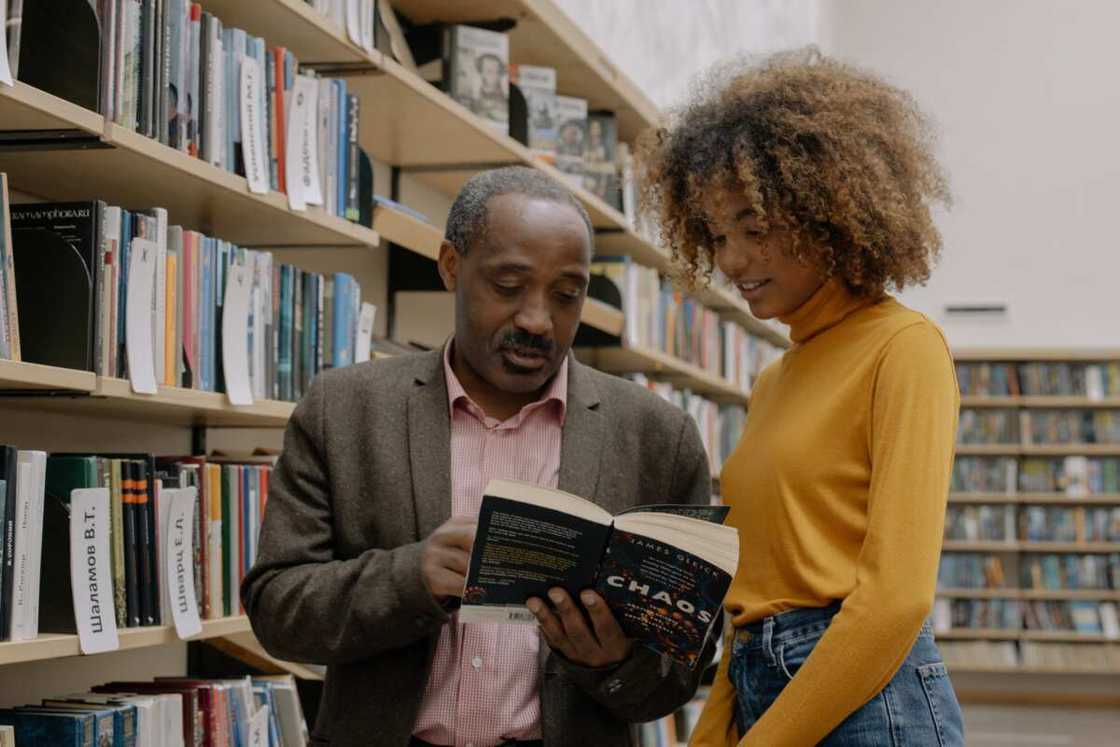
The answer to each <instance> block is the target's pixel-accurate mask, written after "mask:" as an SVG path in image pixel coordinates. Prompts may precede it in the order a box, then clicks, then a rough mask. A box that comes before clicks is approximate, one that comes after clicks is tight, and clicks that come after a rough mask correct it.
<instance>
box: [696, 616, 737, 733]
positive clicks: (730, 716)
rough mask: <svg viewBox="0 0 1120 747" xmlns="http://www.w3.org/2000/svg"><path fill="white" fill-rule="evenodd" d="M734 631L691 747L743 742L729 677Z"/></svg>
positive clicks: (724, 652)
mask: <svg viewBox="0 0 1120 747" xmlns="http://www.w3.org/2000/svg"><path fill="white" fill-rule="evenodd" d="M733 630H734V628H731V627H730V626H729V627H728V634H727V635H725V636H724V641H723V656H722V657H720V660H719V668H718V669H717V670H716V676H715V679H714V680H713V681H712V689H711V690H710V691H709V692H708V700H707V702H706V703H705V704H704V711H703V713H701V714H700V720H699V721H697V722H696V726H695V727H693V730H692V737H691V738H690V739H689V740H688V747H735V745H736V744H737V743H738V742H739V732H738V729H737V728H736V726H735V686H734V685H732V684H731V680H730V679H728V677H727V667H728V664H729V663H730V661H731V647H732V639H731V633H732V631H733Z"/></svg>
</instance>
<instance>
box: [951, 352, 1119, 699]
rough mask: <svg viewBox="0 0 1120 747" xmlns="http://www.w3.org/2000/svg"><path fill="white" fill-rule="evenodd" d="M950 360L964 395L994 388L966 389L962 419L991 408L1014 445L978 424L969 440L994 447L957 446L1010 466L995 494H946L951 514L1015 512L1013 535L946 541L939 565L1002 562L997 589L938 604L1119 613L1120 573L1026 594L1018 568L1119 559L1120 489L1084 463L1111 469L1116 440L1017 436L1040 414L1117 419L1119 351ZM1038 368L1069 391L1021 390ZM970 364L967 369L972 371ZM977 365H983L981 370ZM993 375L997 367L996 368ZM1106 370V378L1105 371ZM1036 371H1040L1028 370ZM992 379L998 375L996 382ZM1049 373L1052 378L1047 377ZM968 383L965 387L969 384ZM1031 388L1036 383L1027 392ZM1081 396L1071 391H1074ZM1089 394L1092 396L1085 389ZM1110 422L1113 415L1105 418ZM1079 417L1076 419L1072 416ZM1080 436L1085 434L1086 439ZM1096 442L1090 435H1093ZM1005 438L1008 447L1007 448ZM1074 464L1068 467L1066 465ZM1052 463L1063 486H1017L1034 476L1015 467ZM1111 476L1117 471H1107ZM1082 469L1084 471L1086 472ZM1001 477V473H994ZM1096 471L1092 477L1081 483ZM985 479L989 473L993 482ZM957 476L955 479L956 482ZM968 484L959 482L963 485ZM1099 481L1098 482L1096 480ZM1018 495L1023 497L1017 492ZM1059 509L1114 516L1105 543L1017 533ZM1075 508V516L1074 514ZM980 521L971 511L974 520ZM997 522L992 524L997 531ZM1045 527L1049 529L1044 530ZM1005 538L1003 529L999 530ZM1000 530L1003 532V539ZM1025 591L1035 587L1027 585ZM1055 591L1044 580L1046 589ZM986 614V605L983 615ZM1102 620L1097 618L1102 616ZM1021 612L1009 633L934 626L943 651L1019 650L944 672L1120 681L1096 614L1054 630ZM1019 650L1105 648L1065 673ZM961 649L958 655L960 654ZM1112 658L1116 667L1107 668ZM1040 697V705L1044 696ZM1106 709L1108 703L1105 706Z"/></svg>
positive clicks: (990, 586) (1114, 643)
mask: <svg viewBox="0 0 1120 747" xmlns="http://www.w3.org/2000/svg"><path fill="white" fill-rule="evenodd" d="M954 357H955V359H956V361H957V364H958V370H959V372H960V373H962V374H963V373H965V372H968V373H969V374H970V376H962V389H967V387H968V386H970V385H971V382H972V378H971V374H973V373H976V372H979V373H980V376H979V378H978V380H977V381H978V382H979V388H982V389H996V390H999V391H996V392H995V393H992V392H991V391H980V392H975V391H970V390H969V391H963V392H962V397H961V409H962V416H963V415H964V414H965V413H967V412H968V411H974V412H973V413H972V414H974V415H976V416H977V418H978V422H980V423H984V422H988V421H985V420H984V418H992V417H996V414H995V413H993V412H992V410H997V409H998V410H1002V411H1004V413H1005V415H1006V417H1007V418H1009V419H1008V420H1007V421H1006V424H1009V427H1010V428H1012V429H1013V431H1014V435H1015V438H1014V439H1008V438H1007V437H1006V433H1001V434H999V435H998V436H995V435H993V436H989V435H988V434H987V432H986V431H983V428H984V427H986V426H980V428H981V433H980V436H977V435H976V434H972V436H971V439H972V440H976V439H977V438H979V439H980V440H984V439H985V438H990V439H992V440H998V439H999V438H1002V439H1003V440H1004V442H1000V443H975V442H970V443H960V444H959V445H958V447H957V456H958V459H960V458H965V459H970V460H984V459H992V460H1002V462H1001V466H1000V467H999V469H1002V468H1003V467H1006V466H1008V465H1009V464H1010V465H1013V466H1012V467H1011V468H1009V471H1010V474H1008V475H1007V476H1006V477H1005V478H1004V480H1003V483H1004V484H1000V485H997V486H996V490H993V492H983V491H982V490H976V489H974V488H975V486H974V485H959V484H957V485H955V486H954V488H955V489H954V492H951V493H950V495H949V506H950V511H951V512H952V511H965V510H973V511H980V510H987V509H989V508H990V509H991V510H992V511H993V514H992V515H993V516H994V515H995V514H994V512H995V511H1010V512H1013V514H1012V520H1011V522H1010V524H1009V526H1010V527H1011V528H1012V529H1013V531H1014V535H1013V536H1010V537H1006V536H1005V537H1003V538H1001V539H982V538H977V539H972V538H969V539H960V538H954V539H948V538H947V539H946V540H945V542H944V544H943V553H944V554H943V563H944V562H945V559H946V558H947V557H950V556H954V555H957V554H960V553H967V554H973V555H979V556H982V557H983V558H984V559H985V562H988V559H991V558H995V559H998V563H999V565H998V568H999V575H1000V576H1002V577H1003V582H1002V583H1000V584H997V583H994V582H992V581H991V580H990V579H986V578H981V579H977V580H976V581H977V583H976V587H977V588H971V587H966V588H960V587H959V586H952V585H949V584H946V585H943V586H939V588H938V591H937V595H938V598H939V600H949V601H963V602H964V603H966V604H973V603H976V604H979V605H986V604H990V603H995V604H1005V603H1015V604H1020V605H1027V604H1032V603H1039V604H1047V603H1050V604H1080V605H1086V604H1093V603H1099V604H1104V605H1112V606H1120V568H1114V569H1113V570H1112V571H1111V577H1110V578H1109V576H1108V573H1109V572H1108V571H1107V568H1106V570H1105V571H1104V573H1105V576H1106V584H1107V585H1108V587H1109V588H1078V587H1067V586H1066V585H1065V584H1066V580H1067V577H1066V575H1065V573H1066V570H1065V568H1064V567H1062V568H1061V575H1060V576H1059V578H1060V579H1061V584H1062V585H1061V587H1060V588H1024V584H1023V583H1021V579H1024V572H1023V568H1024V565H1023V564H1025V563H1033V562H1035V561H1036V559H1037V558H1039V557H1040V556H1059V557H1067V556H1071V557H1076V558H1078V559H1079V562H1081V561H1080V559H1082V558H1086V557H1096V558H1097V559H1098V561H1100V562H1105V563H1107V562H1113V563H1114V562H1115V560H1110V559H1114V558H1118V557H1120V534H1117V532H1116V526H1117V515H1118V514H1117V512H1120V487H1117V486H1116V485H1115V484H1112V483H1108V482H1106V481H1107V480H1108V479H1110V478H1108V477H1107V475H1110V474H1112V473H1111V472H1106V471H1105V467H1102V466H1099V465H1098V468H1097V471H1096V472H1093V473H1089V472H1088V468H1087V467H1085V466H1084V465H1085V464H1087V463H1090V462H1101V463H1103V462H1104V461H1108V462H1113V461H1116V460H1118V459H1120V442H1114V441H1113V440H1112V439H1111V437H1108V438H1107V439H1106V440H1107V442H1105V443H1097V442H1094V441H1093V440H1086V441H1079V440H1078V439H1077V438H1074V437H1070V436H1069V435H1068V434H1066V435H1063V436H1062V440H1064V441H1065V442H1063V443H1036V442H1033V441H1034V439H1033V438H1032V437H1031V436H1030V435H1029V434H1026V433H1024V432H1023V429H1025V428H1028V427H1030V424H1031V422H1032V419H1031V418H1032V417H1033V416H1034V415H1035V414H1036V413H1037V412H1039V411H1045V413H1047V414H1052V413H1065V414H1069V413H1073V414H1079V415H1077V417H1078V418H1080V419H1082V420H1083V421H1084V422H1091V421H1093V418H1094V417H1097V416H1100V415H1101V414H1102V413H1101V411H1102V410H1104V411H1109V410H1116V411H1117V412H1118V413H1120V385H1118V383H1117V380H1118V374H1117V368H1116V366H1117V364H1118V363H1120V349H1103V348H1102V349H1081V350H1077V349H1074V350H1064V349H1040V348H1036V349H969V350H957V351H954ZM1040 364H1041V365H1044V366H1049V367H1053V368H1052V369H1047V370H1048V371H1050V370H1052V371H1053V378H1052V379H1050V380H1048V381H1047V383H1046V386H1045V388H1048V389H1049V388H1062V389H1065V388H1068V389H1070V391H1059V392H1055V391H1051V392H1048V393H1046V394H1041V393H1038V392H1028V391H1025V390H1026V389H1030V388H1032V387H1027V386H1024V383H1025V382H1024V380H1023V379H1024V378H1025V376H1026V374H1025V373H1024V371H1025V369H1026V367H1030V366H1038V365H1040ZM969 367H972V368H971V369H969ZM979 367H986V368H984V369H982V370H981V369H980V368H979ZM997 368H999V369H1001V370H999V371H997V370H996V369H997ZM1090 368H1096V369H1099V370H1096V371H1093V372H1092V373H1093V376H1095V377H1097V378H1098V379H1099V378H1100V377H1101V376H1103V380H1102V381H1098V383H1097V384H1095V385H1093V386H1090V385H1089V384H1088V383H1087V381H1088V376H1089V369H1090ZM1102 371H1103V372H1104V373H1103V374H1102V373H1101V372H1102ZM1032 373H1036V371H1034V372H1032ZM997 374H998V376H997ZM1047 375H1048V376H1050V375H1051V374H1050V373H1048V374H1047ZM1009 376H1014V377H1015V380H1014V382H1009V381H1008V380H1007V377H1009ZM966 379H967V380H968V382H969V383H968V384H966V381H965V380H966ZM1032 386H1033V385H1032ZM1075 389H1076V390H1077V391H1074V390H1075ZM1090 389H1093V390H1095V391H1089V390H1090ZM1108 417H1112V416H1111V415H1109V416H1108ZM1074 419H1075V420H1076V419H1077V418H1074ZM1083 435H1084V434H1083V433H1082V436H1083ZM1047 438H1049V436H1047ZM1093 438H1094V439H1095V438H1096V436H1095V435H1094V437H1093ZM1007 441H1010V442H1007ZM1071 460H1072V461H1071ZM1039 462H1042V463H1047V462H1049V463H1052V464H1053V465H1054V467H1053V470H1054V472H1053V473H1052V474H1053V475H1055V477H1053V478H1052V479H1054V480H1056V481H1058V483H1060V484H1054V485H1046V486H1043V487H1045V488H1047V489H1046V490H1041V491H1040V490H1038V486H1037V485H1033V484H1032V485H1025V486H1024V485H1021V482H1022V481H1023V480H1030V479H1031V478H1032V477H1033V475H1026V476H1024V475H1023V474H1022V473H1021V472H1020V467H1022V466H1023V465H1024V464H1028V465H1032V463H1039ZM1109 469H1115V466H1112V467H1109ZM1083 470H1084V471H1085V473H1084V474H1083V472H1082V471H1083ZM997 472H998V470H997ZM1088 474H1092V475H1095V477H1092V478H1090V477H1087V476H1086V475H1088ZM989 476H990V475H989ZM957 479H958V478H957V475H956V470H955V474H954V481H956V480H957ZM961 479H962V480H963V479H964V478H963V477H962V478H961ZM1093 480H1096V481H1097V482H1095V483H1094V482H1093ZM1021 487H1022V488H1024V489H1023V490H1021V491H1020V488H1021ZM1058 509H1072V510H1073V511H1074V514H1073V515H1080V516H1081V517H1082V518H1081V521H1082V522H1084V521H1085V519H1084V516H1085V514H1084V512H1085V511H1092V510H1097V511H1112V512H1113V513H1112V514H1111V515H1110V516H1111V518H1110V521H1111V524H1110V525H1109V526H1110V527H1111V528H1110V529H1109V530H1108V531H1110V532H1112V534H1110V536H1109V537H1108V541H1104V540H1099V539H1098V540H1097V541H1083V540H1076V541H1047V540H1041V539H1027V538H1026V537H1025V535H1024V534H1023V532H1025V531H1026V529H1025V526H1026V517H1027V516H1029V515H1032V514H1031V512H1034V513H1033V515H1034V516H1036V517H1037V516H1039V515H1043V514H1041V513H1039V512H1046V511H1052V510H1058ZM1078 510H1080V511H1081V513H1080V514H1078V513H1077V512H1078ZM975 515H976V514H974V516H975ZM997 521H998V519H992V522H993V525H992V526H993V527H994V526H995V522H997ZM1047 526H1049V525H1047ZM1078 527H1079V525H1077V524H1074V529H1075V530H1076V531H1078V532H1084V531H1086V530H1085V528H1084V525H1083V524H1082V525H1080V528H1078ZM995 531H1003V530H998V529H997V530H995ZM1004 533H1006V532H1004ZM1028 585H1037V583H1035V584H1028ZM1053 585H1054V584H1052V583H1050V581H1049V580H1047V583H1046V586H1048V587H1050V586H1053ZM982 609H986V608H982ZM1098 614H1099V615H1103V613H1098ZM1024 616H1025V607H1021V608H1020V613H1019V618H1018V626H1017V627H1014V628H991V627H986V626H985V627H955V626H950V627H948V628H945V627H944V624H943V625H942V626H941V627H939V629H938V631H937V636H938V638H940V639H941V640H942V641H945V642H946V643H945V644H944V645H945V646H946V647H952V646H954V645H955V642H958V641H959V642H965V643H963V645H965V646H972V645H975V644H976V643H980V644H981V645H983V644H984V642H989V643H991V644H992V646H994V647H998V646H1004V645H1008V644H1010V645H1012V646H1015V647H1016V649H1015V651H1016V655H1017V656H1018V657H1020V660H1019V664H1018V665H1017V666H1016V665H1010V664H1004V663H999V664H993V663H990V662H984V661H979V660H976V659H972V658H969V656H971V654H972V652H974V651H975V649H967V651H968V652H969V655H968V656H965V657H964V658H963V659H958V660H953V658H952V657H949V656H947V659H949V660H950V669H951V670H952V671H954V672H957V673H968V674H1000V675H1010V674H1022V675H1037V674H1048V675H1050V674H1054V675H1070V676H1086V677H1101V676H1104V677H1116V676H1120V664H1116V662H1120V633H1118V632H1117V631H1115V630H1114V631H1112V633H1111V634H1110V633H1108V632H1107V631H1106V630H1105V628H1104V623H1103V617H1101V616H1098V618H1097V619H1098V620H1099V621H1100V622H1098V624H1097V625H1098V626H1099V629H1093V630H1091V631H1086V630H1077V629H1074V630H1067V629H1061V630H1053V629H1028V628H1027V627H1026V622H1025V617H1024ZM1023 644H1064V645H1068V646H1074V647H1078V646H1084V645H1087V644H1096V645H1097V646H1099V647H1101V648H1099V649H1093V656H1094V657H1095V658H1096V659H1097V661H1096V662H1094V666H1085V665H1084V664H1082V663H1079V664H1070V665H1069V666H1065V665H1062V666H1057V665H1055V666H1045V667H1039V666H1031V665H1026V664H1024V663H1023V662H1022V655H1023V652H1022V646H1023ZM964 650H965V649H962V651H964ZM999 651H1000V652H1001V655H1007V651H1008V650H1007V649H999ZM1058 652H1059V654H1062V655H1064V654H1069V655H1070V658H1075V657H1076V655H1077V652H1076V650H1074V649H1058ZM1109 661H1111V662H1114V664H1109ZM1043 700H1045V698H1043ZM1110 702H1112V701H1110Z"/></svg>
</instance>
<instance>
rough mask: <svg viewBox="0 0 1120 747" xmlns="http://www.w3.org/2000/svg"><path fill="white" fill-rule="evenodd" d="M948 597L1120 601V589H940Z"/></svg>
mask: <svg viewBox="0 0 1120 747" xmlns="http://www.w3.org/2000/svg"><path fill="white" fill-rule="evenodd" d="M937 596H939V597H944V598H946V599H1019V600H1031V601H1033V600H1048V599H1054V600H1087V601H1102V602H1103V601H1120V591H1115V590H1112V589H1054V590H1050V589H938V590H937Z"/></svg>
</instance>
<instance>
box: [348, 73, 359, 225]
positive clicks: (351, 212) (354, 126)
mask: <svg viewBox="0 0 1120 747" xmlns="http://www.w3.org/2000/svg"><path fill="white" fill-rule="evenodd" d="M359 106H360V99H359V98H358V97H357V96H354V95H350V96H347V97H346V140H347V148H348V149H347V153H346V157H347V159H348V162H349V166H348V167H347V169H346V175H347V178H346V182H347V183H346V220H349V221H353V222H354V223H357V222H358V220H359V219H360V218H361V209H360V207H359V205H358V198H359V193H360V185H361V175H360V173H359V171H358V168H359V156H360V150H361V149H360V148H359V147H358V123H359V119H358V117H359Z"/></svg>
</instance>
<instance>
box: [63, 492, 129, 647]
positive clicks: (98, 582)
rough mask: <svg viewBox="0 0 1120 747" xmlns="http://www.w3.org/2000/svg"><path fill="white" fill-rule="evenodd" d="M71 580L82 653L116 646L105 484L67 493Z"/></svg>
mask: <svg viewBox="0 0 1120 747" xmlns="http://www.w3.org/2000/svg"><path fill="white" fill-rule="evenodd" d="M70 582H71V583H70V586H71V590H72V592H73V595H74V617H75V622H76V623H77V628H78V645H79V646H80V647H81V649H82V653H83V654H99V653H101V652H103V651H116V650H117V649H119V648H120V647H121V643H120V638H118V636H117V615H116V612H115V609H114V607H113V568H112V565H111V564H110V562H109V489H108V488H80V489H78V490H74V491H73V492H71V494H70Z"/></svg>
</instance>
